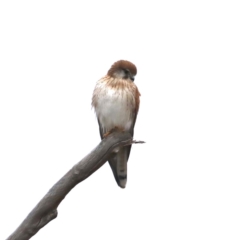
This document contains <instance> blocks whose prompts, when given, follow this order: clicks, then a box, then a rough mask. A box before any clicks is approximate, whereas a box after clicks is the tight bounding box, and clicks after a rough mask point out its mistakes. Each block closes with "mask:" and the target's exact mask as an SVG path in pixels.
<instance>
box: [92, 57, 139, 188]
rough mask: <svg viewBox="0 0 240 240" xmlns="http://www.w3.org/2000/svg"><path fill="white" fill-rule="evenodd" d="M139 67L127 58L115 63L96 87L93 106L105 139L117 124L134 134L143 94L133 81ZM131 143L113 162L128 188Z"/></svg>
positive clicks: (122, 149)
mask: <svg viewBox="0 0 240 240" xmlns="http://www.w3.org/2000/svg"><path fill="white" fill-rule="evenodd" d="M136 73H137V68H136V66H135V65H134V64H133V63H131V62H129V61H125V60H120V61H118V62H115V63H114V64H113V65H112V66H111V68H110V69H109V71H108V73H107V75H106V76H105V77H103V78H101V79H100V80H99V81H98V82H97V84H96V87H95V89H94V92H93V98H92V106H93V107H94V109H95V112H96V115H97V118H98V123H99V131H100V136H101V138H104V136H105V134H106V133H108V132H109V131H111V130H112V129H113V128H115V127H117V128H119V129H122V130H123V131H128V132H129V133H130V134H131V135H132V136H133V133H134V125H135V122H136V118H137V114H138V109H139V104H140V93H139V91H138V88H137V86H136V85H135V84H134V82H133V80H134V77H135V75H136ZM130 150H131V145H130V146H126V147H123V148H121V149H119V150H118V151H117V152H116V153H115V156H114V157H113V158H112V159H109V164H110V166H111V168H112V171H113V174H114V177H115V179H116V181H117V183H118V185H119V186H120V187H122V188H125V185H126V181H127V160H128V158H129V155H130Z"/></svg>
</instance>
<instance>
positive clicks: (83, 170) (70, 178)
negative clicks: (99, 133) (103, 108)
mask: <svg viewBox="0 0 240 240" xmlns="http://www.w3.org/2000/svg"><path fill="white" fill-rule="evenodd" d="M132 143H141V142H133V141H132V137H131V135H130V134H129V133H127V132H114V133H112V134H110V135H109V136H108V137H107V138H105V139H103V140H102V141H101V142H100V143H99V145H98V146H97V147H96V148H95V149H94V150H93V151H92V152H91V153H89V154H88V155H87V156H86V157H85V158H83V159H82V160H81V161H80V162H78V163H77V164H76V165H75V166H73V168H72V169H71V170H70V171H68V172H67V173H66V174H65V176H63V177H62V178H61V179H60V180H59V181H58V182H57V183H56V184H55V185H54V186H53V187H52V188H51V189H50V190H49V192H48V193H47V194H46V195H45V196H44V197H43V198H42V200H41V201H40V202H39V203H38V204H37V206H36V207H35V208H34V209H33V210H32V211H31V212H30V213H29V214H28V216H27V217H26V218H25V220H24V221H23V222H22V223H21V224H20V226H19V227H18V228H17V229H16V230H15V232H13V233H12V234H11V235H10V236H9V237H8V238H7V240H27V239H30V238H31V237H32V236H33V235H35V234H36V233H37V232H38V231H39V230H40V229H41V228H42V227H44V226H45V225H46V224H48V223H49V222H50V221H51V220H53V219H54V218H56V217H57V214H58V212H57V207H58V205H59V204H60V203H61V201H62V200H63V199H64V197H65V196H66V195H67V194H68V193H69V192H70V191H71V190H72V189H73V188H74V187H75V186H76V185H77V184H78V183H80V182H81V181H83V180H85V179H86V178H87V177H89V176H90V175H91V174H92V173H94V172H95V171H96V170H97V169H99V168H100V167H101V166H102V165H103V164H104V163H105V162H106V161H107V160H108V158H109V157H111V154H113V153H112V151H113V149H114V148H116V147H122V146H125V145H129V144H132Z"/></svg>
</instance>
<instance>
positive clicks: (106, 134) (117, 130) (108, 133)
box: [103, 127, 124, 138]
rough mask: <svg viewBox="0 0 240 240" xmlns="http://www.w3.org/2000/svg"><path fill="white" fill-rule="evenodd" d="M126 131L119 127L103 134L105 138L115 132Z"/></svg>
mask: <svg viewBox="0 0 240 240" xmlns="http://www.w3.org/2000/svg"><path fill="white" fill-rule="evenodd" d="M123 131H124V130H123V129H122V128H119V127H114V128H112V129H111V130H109V131H108V132H106V133H105V134H103V138H106V137H108V136H109V135H110V134H111V133H113V132H123Z"/></svg>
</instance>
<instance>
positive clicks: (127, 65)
mask: <svg viewBox="0 0 240 240" xmlns="http://www.w3.org/2000/svg"><path fill="white" fill-rule="evenodd" d="M123 69H128V70H129V71H130V72H131V73H132V75H134V76H135V75H137V68H136V66H135V65H134V64H133V63H131V62H129V61H126V60H119V61H117V62H115V63H114V64H113V65H112V66H111V68H110V69H109V70H108V73H107V75H108V76H109V77H114V73H116V72H117V71H119V70H123Z"/></svg>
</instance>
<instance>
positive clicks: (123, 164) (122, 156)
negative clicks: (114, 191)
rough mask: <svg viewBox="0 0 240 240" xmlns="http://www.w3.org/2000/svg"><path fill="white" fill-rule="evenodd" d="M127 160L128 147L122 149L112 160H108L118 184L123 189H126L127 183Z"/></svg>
mask: <svg viewBox="0 0 240 240" xmlns="http://www.w3.org/2000/svg"><path fill="white" fill-rule="evenodd" d="M127 160H128V149H127V147H123V148H121V149H120V150H119V151H118V152H117V153H116V155H115V156H114V157H113V158H112V159H110V160H108V162H109V164H110V166H111V168H112V171H113V175H114V177H115V179H116V182H117V184H118V186H119V187H121V188H125V187H126V183H127Z"/></svg>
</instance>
